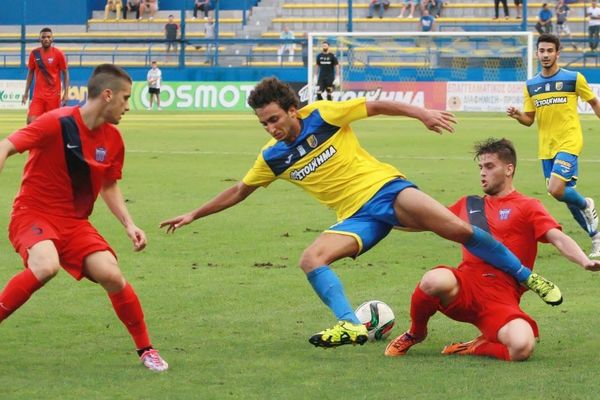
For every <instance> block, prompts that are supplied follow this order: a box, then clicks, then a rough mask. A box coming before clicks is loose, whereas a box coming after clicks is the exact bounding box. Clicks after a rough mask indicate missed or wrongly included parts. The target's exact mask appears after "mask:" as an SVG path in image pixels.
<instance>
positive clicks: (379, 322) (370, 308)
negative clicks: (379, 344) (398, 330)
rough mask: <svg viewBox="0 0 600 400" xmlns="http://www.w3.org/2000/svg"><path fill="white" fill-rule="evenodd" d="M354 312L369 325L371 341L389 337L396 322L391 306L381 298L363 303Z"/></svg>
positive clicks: (361, 320) (363, 322) (365, 324)
mask: <svg viewBox="0 0 600 400" xmlns="http://www.w3.org/2000/svg"><path fill="white" fill-rule="evenodd" d="M354 313H355V314H356V316H357V317H358V319H359V321H360V322H361V323H362V324H363V325H364V326H366V327H367V331H368V332H369V341H371V342H373V341H376V340H383V339H385V338H387V337H388V336H389V335H390V331H391V330H392V328H393V327H394V324H395V322H396V319H395V317H394V312H393V311H392V309H391V308H390V306H388V305H387V304H385V303H384V302H383V301H379V300H371V301H366V302H364V303H362V304H361V305H360V306H358V308H357V309H356V311H354Z"/></svg>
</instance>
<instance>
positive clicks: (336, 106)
mask: <svg viewBox="0 0 600 400" xmlns="http://www.w3.org/2000/svg"><path fill="white" fill-rule="evenodd" d="M366 117H367V107H366V100H365V99H364V98H358V99H354V100H348V101H342V102H333V101H316V102H314V103H312V104H309V105H307V106H306V107H303V108H301V109H300V110H298V119H299V120H300V125H301V132H300V134H299V135H298V137H297V138H296V140H295V141H294V142H293V143H285V142H283V141H281V142H278V141H277V140H275V139H271V140H269V142H268V143H267V144H266V145H265V146H264V147H263V148H262V150H261V152H260V153H259V154H258V157H257V159H256V161H255V163H254V166H253V167H252V168H251V169H250V170H249V171H248V173H247V174H246V176H244V178H243V179H242V182H244V183H245V184H246V185H248V186H264V187H266V186H268V185H269V184H270V183H271V182H273V181H274V180H275V179H283V180H286V181H288V182H291V183H293V184H295V185H298V186H300V187H301V188H302V189H304V190H306V191H307V192H308V193H309V194H310V195H311V196H313V197H314V198H316V199H317V200H318V201H320V202H321V203H323V204H324V205H326V206H328V207H330V208H332V209H333V210H335V212H336V214H337V219H338V220H342V219H345V218H348V217H349V216H351V215H352V214H354V213H355V212H356V211H358V209H359V208H360V207H362V205H363V204H365V203H366V202H367V201H368V200H369V199H370V198H371V197H373V195H374V194H375V193H376V192H377V191H378V190H379V189H380V188H381V187H382V186H383V185H385V184H386V183H387V182H389V181H391V180H393V179H396V178H404V175H403V174H401V173H400V172H399V171H398V170H397V169H396V168H395V167H393V166H391V165H389V164H386V163H382V162H380V161H378V160H377V159H375V157H373V156H371V155H370V154H369V153H368V152H367V151H366V150H364V149H363V148H362V147H361V146H360V144H359V142H358V139H357V138H356V135H355V134H354V132H353V131H352V128H351V127H350V123H351V122H353V121H356V120H359V119H363V118H366Z"/></svg>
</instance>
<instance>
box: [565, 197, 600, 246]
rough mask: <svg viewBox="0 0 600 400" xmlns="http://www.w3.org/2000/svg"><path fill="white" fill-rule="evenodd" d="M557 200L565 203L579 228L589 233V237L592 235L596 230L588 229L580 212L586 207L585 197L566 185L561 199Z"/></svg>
mask: <svg viewBox="0 0 600 400" xmlns="http://www.w3.org/2000/svg"><path fill="white" fill-rule="evenodd" d="M559 201H562V202H563V203H566V204H567V208H568V209H569V211H570V212H571V215H572V216H573V218H575V221H577V223H578V224H579V226H581V228H582V229H583V230H584V231H586V232H587V234H588V235H590V237H591V236H594V235H595V234H596V233H597V231H594V232H590V231H589V230H588V226H587V223H586V222H585V218H584V217H583V212H582V210H584V209H585V208H586V207H587V201H585V198H584V197H583V196H582V195H581V194H579V192H578V191H577V190H575V188H573V187H566V188H565V193H564V194H563V197H562V199H559Z"/></svg>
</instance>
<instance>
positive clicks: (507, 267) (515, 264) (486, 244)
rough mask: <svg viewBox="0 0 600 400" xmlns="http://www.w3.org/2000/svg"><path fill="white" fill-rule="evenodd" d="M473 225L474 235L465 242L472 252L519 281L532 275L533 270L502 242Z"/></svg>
mask: <svg viewBox="0 0 600 400" xmlns="http://www.w3.org/2000/svg"><path fill="white" fill-rule="evenodd" d="M472 226H473V236H471V238H470V239H469V240H468V241H467V242H466V243H464V246H465V247H466V249H467V250H469V251H470V252H471V253H472V254H474V255H476V256H477V257H479V258H481V259H482V260H483V261H485V262H487V263H488V264H492V265H493V266H494V267H496V268H498V269H499V270H501V271H504V272H506V273H507V274H509V275H511V276H512V277H513V278H515V279H516V280H517V281H519V282H523V281H525V280H527V278H529V275H531V270H530V269H529V268H527V267H525V266H523V265H522V264H521V261H519V259H518V258H517V257H516V256H515V255H514V254H513V253H512V252H511V251H510V250H509V249H508V248H507V247H506V246H505V245H503V244H502V243H500V242H499V241H497V240H496V239H494V238H493V237H492V235H490V234H489V233H487V232H486V231H484V230H483V229H481V228H478V227H477V226H475V225H472Z"/></svg>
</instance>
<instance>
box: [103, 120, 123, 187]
mask: <svg viewBox="0 0 600 400" xmlns="http://www.w3.org/2000/svg"><path fill="white" fill-rule="evenodd" d="M110 128H112V129H114V130H115V131H114V133H113V134H114V135H115V136H114V140H115V149H116V154H115V156H114V158H113V159H112V160H111V163H110V164H111V165H110V168H107V170H106V172H105V174H104V179H105V180H107V181H117V180H119V179H121V178H122V177H123V163H124V162H125V145H124V144H123V138H122V137H121V133H120V132H119V130H118V129H116V128H114V127H110Z"/></svg>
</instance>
